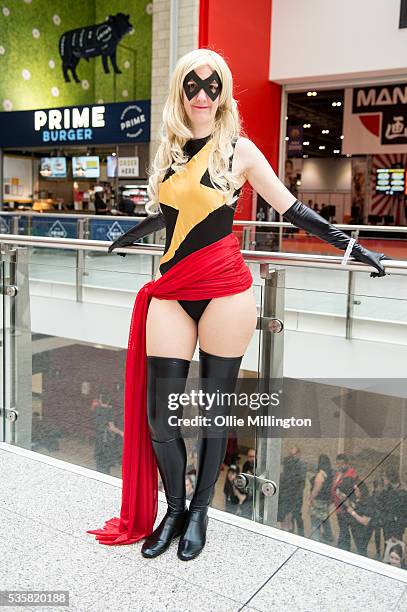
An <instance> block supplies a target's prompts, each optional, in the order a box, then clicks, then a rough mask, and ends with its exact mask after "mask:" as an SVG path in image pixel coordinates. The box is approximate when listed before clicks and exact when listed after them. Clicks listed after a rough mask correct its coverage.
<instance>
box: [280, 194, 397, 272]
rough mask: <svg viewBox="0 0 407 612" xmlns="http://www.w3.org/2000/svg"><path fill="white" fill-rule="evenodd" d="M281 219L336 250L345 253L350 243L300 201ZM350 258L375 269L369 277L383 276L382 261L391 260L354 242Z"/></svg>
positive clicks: (345, 235)
mask: <svg viewBox="0 0 407 612" xmlns="http://www.w3.org/2000/svg"><path fill="white" fill-rule="evenodd" d="M283 218H284V219H285V220H287V221H290V223H292V224H293V225H295V226H296V227H300V228H301V229H305V231H307V232H309V233H310V234H314V235H315V236H318V237H319V238H321V239H322V240H325V242H329V244H332V245H333V246H336V247H337V248H338V249H341V250H343V251H346V248H347V246H348V244H349V242H350V240H351V239H350V237H349V236H348V235H347V234H345V233H344V232H342V231H341V230H339V229H337V228H336V227H335V226H334V225H331V223H329V222H328V221H327V220H326V219H324V218H323V217H321V215H319V214H318V213H317V212H316V211H315V210H313V209H312V208H310V207H309V206H305V204H303V203H302V202H300V200H296V201H295V202H294V204H292V206H290V208H289V209H288V210H286V211H285V213H283ZM350 254H351V256H352V257H354V258H355V259H356V260H357V261H361V262H363V263H365V264H368V265H369V266H373V267H374V268H376V270H377V272H371V273H370V276H373V277H377V276H385V274H386V272H385V269H384V267H383V264H382V263H381V260H382V259H391V257H389V256H387V255H385V254H384V253H376V252H375V251H369V250H368V249H365V248H364V247H363V246H362V245H360V244H359V243H358V242H356V243H355V244H354V245H353V247H352V251H351V253H350Z"/></svg>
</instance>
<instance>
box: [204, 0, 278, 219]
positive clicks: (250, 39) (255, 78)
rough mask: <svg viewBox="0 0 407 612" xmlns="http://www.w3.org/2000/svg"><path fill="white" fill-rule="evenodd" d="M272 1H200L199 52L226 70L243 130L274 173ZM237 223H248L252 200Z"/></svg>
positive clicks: (275, 91)
mask: <svg viewBox="0 0 407 612" xmlns="http://www.w3.org/2000/svg"><path fill="white" fill-rule="evenodd" d="M271 7H272V0H256V1H255V2H248V1H247V0H200V11H199V47H206V48H209V49H212V50H214V51H217V52H218V53H220V54H221V55H222V56H223V57H224V58H225V60H226V61H227V63H228V64H229V66H230V69H231V71H232V74H233V81H234V97H235V99H236V100H237V101H238V104H239V110H240V114H241V116H242V120H243V127H244V129H245V131H246V134H247V136H248V138H250V140H252V141H253V142H254V143H255V144H256V145H257V146H258V147H259V149H260V150H261V151H262V152H263V153H264V155H265V156H266V158H267V159H268V161H269V162H270V164H271V165H272V166H273V169H274V171H275V172H277V171H278V154H279V131H280V102H281V86H280V85H278V84H277V83H272V82H270V81H269V60H270V31H271ZM242 204H243V206H242V210H241V211H240V213H236V218H239V219H250V218H251V217H252V215H251V197H250V193H247V194H246V196H245V197H243V201H242Z"/></svg>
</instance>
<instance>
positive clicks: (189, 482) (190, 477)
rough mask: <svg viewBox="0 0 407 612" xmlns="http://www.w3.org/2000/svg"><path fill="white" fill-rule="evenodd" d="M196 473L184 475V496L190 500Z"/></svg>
mask: <svg viewBox="0 0 407 612" xmlns="http://www.w3.org/2000/svg"><path fill="white" fill-rule="evenodd" d="M195 483H196V475H195V474H186V476H185V490H186V498H187V499H189V500H191V499H192V497H193V495H194V491H195Z"/></svg>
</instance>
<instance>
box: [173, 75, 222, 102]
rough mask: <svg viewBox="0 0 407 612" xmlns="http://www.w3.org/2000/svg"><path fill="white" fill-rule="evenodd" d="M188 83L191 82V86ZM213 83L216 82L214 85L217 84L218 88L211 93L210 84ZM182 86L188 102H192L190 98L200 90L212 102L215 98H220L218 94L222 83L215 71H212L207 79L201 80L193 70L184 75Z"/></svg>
mask: <svg viewBox="0 0 407 612" xmlns="http://www.w3.org/2000/svg"><path fill="white" fill-rule="evenodd" d="M190 81H193V84H192V83H190ZM213 81H216V83H217V84H218V86H217V87H216V91H213V90H212V89H211V83H212V82H213ZM188 82H189V85H188ZM182 86H183V88H184V91H185V95H186V97H187V98H188V100H192V98H193V97H194V96H196V94H197V93H198V92H199V91H201V89H203V90H204V92H205V93H207V94H208V96H209V97H210V99H211V100H212V102H214V101H215V100H216V98H217V97H218V96H220V92H221V91H222V81H221V80H220V76H219V74H218V73H217V72H216V70H214V71H213V72H212V74H211V75H210V76H208V78H207V79H201V78H200V77H199V76H198V75H197V73H196V72H195V70H191V72H188V74H187V75H186V77H185V79H184V82H183V83H182Z"/></svg>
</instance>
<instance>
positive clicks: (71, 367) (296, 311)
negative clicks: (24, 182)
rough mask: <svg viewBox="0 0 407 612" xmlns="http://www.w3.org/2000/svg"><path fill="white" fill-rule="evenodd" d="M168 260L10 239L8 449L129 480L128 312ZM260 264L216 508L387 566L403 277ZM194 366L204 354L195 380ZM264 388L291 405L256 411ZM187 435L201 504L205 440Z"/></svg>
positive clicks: (401, 413) (6, 262)
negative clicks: (252, 325)
mask: <svg viewBox="0 0 407 612" xmlns="http://www.w3.org/2000/svg"><path fill="white" fill-rule="evenodd" d="M2 246H3V247H4V246H5V245H4V244H3V245H2ZM154 258H155V259H156V261H155V262H154V261H153V259H154ZM157 258H158V255H148V254H134V255H133V254H128V255H126V257H120V256H118V255H117V254H107V253H104V252H102V251H96V250H95V251H92V250H83V251H82V252H80V251H75V250H69V249H59V248H46V247H43V246H35V247H32V246H27V247H18V248H17V249H15V248H14V247H10V246H9V245H7V247H6V248H5V250H3V251H2V261H1V282H2V307H1V308H2V311H1V314H2V317H1V321H2V338H1V341H2V353H1V358H2V359H3V363H2V366H3V371H4V372H5V376H4V378H3V379H2V385H3V389H2V395H1V397H2V400H1V401H2V402H4V403H5V405H4V406H2V408H3V409H2V415H3V420H2V427H3V440H5V441H6V442H8V443H10V444H13V445H17V446H20V447H23V448H27V449H31V450H34V451H36V452H38V453H41V454H44V455H49V456H52V457H55V458H58V459H62V460H64V461H67V462H70V463H73V464H76V465H80V466H84V467H87V468H90V469H94V470H97V471H99V472H101V473H103V474H111V475H113V476H117V477H119V478H120V477H121V457H122V442H123V397H124V372H125V359H126V348H127V339H128V331H129V325H130V318H131V312H132V307H133V303H134V299H135V296H136V294H137V291H138V290H139V289H140V287H142V286H143V285H144V284H145V283H146V282H148V281H149V280H151V278H152V275H153V273H154V270H155V269H156V265H157ZM248 265H249V266H250V268H251V271H252V274H253V278H254V292H255V296H256V303H257V306H258V314H259V321H258V329H257V330H256V332H255V334H254V335H253V338H252V340H251V342H250V344H249V346H248V348H247V350H246V352H245V355H244V358H243V361H242V365H241V368H240V374H239V381H238V385H237V393H238V395H237V397H241V395H242V394H246V396H248V397H249V400H253V403H252V404H250V401H249V407H248V406H247V405H246V406H243V407H242V406H234V408H233V410H232V414H231V417H232V418H231V419H230V421H229V427H230V429H229V437H228V445H227V451H226V456H225V461H224V465H223V468H222V470H221V474H220V477H219V480H218V482H217V485H216V490H215V495H214V498H213V502H212V506H213V507H215V508H217V509H220V510H224V511H226V512H229V513H230V514H233V515H235V514H236V515H238V516H242V517H245V518H248V519H250V520H253V521H258V522H262V523H265V524H268V525H271V526H273V527H277V528H279V529H282V530H286V531H292V532H293V533H296V534H298V535H302V536H304V537H307V538H311V539H314V540H319V541H322V542H326V543H329V544H332V545H333V546H339V547H340V548H345V549H346V548H347V549H350V550H352V551H353V552H355V553H358V554H363V555H367V556H369V557H371V558H377V559H380V560H384V561H387V559H388V558H389V557H390V556H394V555H396V553H397V550H398V548H397V545H398V541H399V540H402V537H400V536H401V535H403V534H401V529H402V521H404V520H405V521H406V523H407V501H406V500H405V498H403V493H402V491H400V490H399V489H400V486H399V484H400V482H403V481H406V480H407V473H406V472H407V462H406V460H405V436H406V428H407V423H406V397H407V390H406V388H405V387H406V386H407V383H406V379H405V365H404V364H405V363H407V348H406V347H407V336H406V329H407V327H406V312H407V308H406V302H407V295H406V293H407V290H406V283H405V280H404V279H405V277H404V276H401V275H396V274H389V275H388V276H386V277H385V278H382V279H371V278H370V276H369V274H368V273H366V272H352V273H350V272H348V271H345V270H344V271H342V270H336V269H317V268H312V267H308V266H306V265H305V266H300V265H298V266H297V265H296V266H284V265H279V264H276V265H274V264H273V265H270V264H262V265H261V266H260V265H259V264H257V263H249V264H248ZM13 287H15V288H17V291H16V293H15V294H14V295H13ZM198 366H199V364H198V350H196V352H195V354H194V357H193V360H192V363H191V369H190V374H189V381H190V383H191V384H192V385H193V384H199V370H198ZM188 388H190V387H188V386H187V389H188ZM259 391H261V392H263V393H267V394H269V396H270V395H271V394H273V397H274V399H275V398H276V397H277V398H279V399H280V400H281V401H280V404H279V405H277V406H274V405H273V406H270V405H269V404H268V405H266V406H265V407H264V406H263V407H259V406H257V407H256V406H255V404H256V402H255V401H254V400H256V398H257V399H258V393H259ZM251 394H253V395H251ZM256 394H257V395H256ZM248 414H249V415H251V416H252V417H253V416H255V417H258V418H257V420H255V421H253V422H250V423H248V421H247V415H248ZM262 416H263V417H270V416H274V417H275V418H279V419H280V421H278V423H277V424H276V422H275V421H274V422H273V424H271V422H270V421H269V420H267V419H263V420H262V419H261V418H260V417H262ZM288 417H290V418H292V419H294V418H295V419H296V423H297V425H295V426H293V425H292V423H293V421H291V426H290V425H289V424H287V421H284V419H286V420H287V418H288ZM238 418H243V424H241V423H240V422H239V421H238V420H237V419H238ZM307 419H308V420H310V421H311V426H309V427H308V426H305V425H304V421H306V420H307ZM298 423H300V424H298ZM183 433H184V436H185V441H186V445H187V452H188V467H187V475H186V483H187V491H188V495H189V497H191V496H192V493H193V487H194V485H195V478H196V455H197V440H196V438H195V437H194V436H192V435H190V433H189V432H188V431H186V430H185V429H184V432H183ZM341 470H342V471H341ZM350 475H352V476H353V478H354V481H350V480H349V478H347V477H348V476H350ZM342 476H343V479H342ZM335 478H337V479H338V482H336V484H335V482H334V480H335ZM341 479H342V481H341ZM355 482H356V483H357V485H358V486H357V488H356V489H355V487H354V485H355ZM160 486H161V483H160ZM318 487H319V490H318ZM403 504H404V506H405V510H406V513H405V514H404V515H403V511H404V510H403V508H404V506H403ZM398 506H400V507H401V506H403V507H401V509H400V510H397V512H398V514H397V513H396V514H397V515H396V514H395V513H394V510H393V509H394V508H398ZM392 508H393V509H392ZM355 513H356V514H355ZM369 514H372V516H369ZM356 515H357V516H356ZM364 517H365V518H364ZM366 517H368V519H370V520H367V519H366ZM394 546H396V548H395V549H394V550H393V551H392V552H390V550H391V549H392V548H394Z"/></svg>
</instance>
